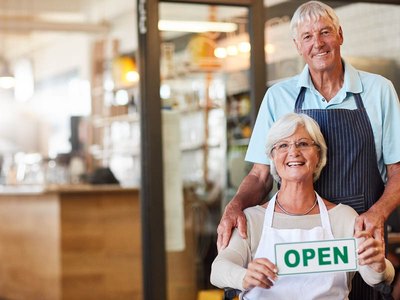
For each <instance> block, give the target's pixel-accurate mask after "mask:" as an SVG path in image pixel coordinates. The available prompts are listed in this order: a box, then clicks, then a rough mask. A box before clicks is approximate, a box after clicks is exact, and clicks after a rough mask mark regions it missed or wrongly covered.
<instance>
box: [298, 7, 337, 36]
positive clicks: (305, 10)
mask: <svg viewBox="0 0 400 300" xmlns="http://www.w3.org/2000/svg"><path fill="white" fill-rule="evenodd" d="M325 17H327V18H329V19H331V20H332V23H333V26H334V27H335V29H336V31H339V28H340V23H339V18H338V16H337V15H336V13H335V11H334V10H333V8H332V7H330V6H328V5H326V4H325V3H322V2H319V1H309V2H306V3H304V4H302V5H300V6H299V7H298V8H297V10H296V11H295V12H294V14H293V17H292V20H291V21H290V31H291V32H292V37H293V38H294V39H295V40H297V38H298V36H297V28H298V26H299V25H300V24H301V23H304V22H310V21H314V20H318V19H319V18H325Z"/></svg>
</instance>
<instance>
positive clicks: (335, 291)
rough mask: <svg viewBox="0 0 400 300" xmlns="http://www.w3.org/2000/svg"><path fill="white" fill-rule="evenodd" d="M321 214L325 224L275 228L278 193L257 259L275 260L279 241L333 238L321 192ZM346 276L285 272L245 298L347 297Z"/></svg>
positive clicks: (334, 299)
mask: <svg viewBox="0 0 400 300" xmlns="http://www.w3.org/2000/svg"><path fill="white" fill-rule="evenodd" d="M316 196H317V199H318V205H319V210H320V216H321V224H322V226H318V227H314V228H312V229H310V230H305V229H276V228H273V227H272V221H273V216H274V209H275V198H276V195H275V196H274V197H273V198H272V199H271V200H270V201H269V203H268V206H267V208H266V211H265V217H264V224H263V231H262V234H261V239H260V243H259V245H258V248H257V251H256V254H255V258H259V257H266V258H268V259H269V260H270V261H271V262H273V263H275V249H274V245H275V244H276V243H283V242H285V243H287V242H299V241H315V240H327V239H333V235H332V229H331V225H330V220H329V215H328V211H327V209H326V206H325V204H324V202H323V201H322V199H321V197H320V196H319V195H316ZM348 293H349V291H348V287H347V277H346V273H344V272H334V273H319V274H303V275H285V276H279V278H278V280H277V281H276V282H275V283H274V286H273V287H271V288H270V289H263V288H259V287H255V288H253V289H251V290H249V291H248V292H245V293H244V294H243V299H246V300H256V299H257V300H258V299H271V300H298V299H299V295H301V298H302V299H307V300H313V299H324V300H338V299H341V300H342V299H347V296H348Z"/></svg>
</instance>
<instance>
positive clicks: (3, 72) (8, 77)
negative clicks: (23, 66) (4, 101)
mask: <svg viewBox="0 0 400 300" xmlns="http://www.w3.org/2000/svg"><path fill="white" fill-rule="evenodd" d="M14 84H15V78H14V76H13V75H12V74H11V72H10V68H9V66H8V63H7V61H6V60H5V59H4V57H0V88H2V89H10V88H13V87H14Z"/></svg>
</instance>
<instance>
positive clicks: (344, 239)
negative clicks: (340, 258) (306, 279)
mask: <svg viewBox="0 0 400 300" xmlns="http://www.w3.org/2000/svg"><path fill="white" fill-rule="evenodd" d="M350 240H352V241H353V242H354V249H357V241H356V239H355V238H343V239H330V240H317V241H302V242H291V243H276V244H275V245H274V248H275V263H276V261H277V256H276V252H277V251H276V247H277V246H278V245H290V244H312V243H321V242H332V241H350ZM354 256H355V262H356V267H355V269H351V268H350V269H344V270H340V271H337V270H332V271H329V270H327V271H317V272H299V273H290V274H282V273H279V270H278V275H279V276H291V275H301V274H317V273H332V272H350V271H354V272H356V271H358V259H357V253H356V252H354Z"/></svg>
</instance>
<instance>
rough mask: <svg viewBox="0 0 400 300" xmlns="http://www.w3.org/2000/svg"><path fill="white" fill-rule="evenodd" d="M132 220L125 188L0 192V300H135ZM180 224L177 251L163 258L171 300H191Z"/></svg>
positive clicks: (191, 277) (133, 204)
mask: <svg viewBox="0 0 400 300" xmlns="http://www.w3.org/2000/svg"><path fill="white" fill-rule="evenodd" d="M140 220H141V219H140V200H139V191H138V190H137V189H133V188H130V189H129V188H121V187H119V186H115V185H109V186H107V185H95V186H91V185H78V186H76V185H73V186H62V187H60V186H53V187H52V186H48V187H46V188H43V187H18V188H16V187H14V188H13V187H7V188H4V187H3V188H0V299H12V300H36V299H38V300H47V299H48V300H58V299H60V300H61V299H63V300H75V299H76V300H91V299H93V300H102V299H104V300H116V299H127V300H128V299H129V300H132V299H135V300H141V299H142V298H143V294H142V261H141V257H142V256H141V223H140ZM187 221H188V222H187V223H188V224H187V226H185V227H186V239H187V241H186V242H187V247H186V249H185V251H182V252H174V253H168V255H167V265H168V267H167V268H168V270H167V276H168V286H167V289H168V298H169V299H171V300H172V299H174V300H177V299H182V300H183V299H185V300H186V299H195V298H196V277H195V273H196V270H195V254H194V253H195V249H194V245H193V232H192V231H191V229H190V227H191V224H190V218H189V219H188V220H187ZM155 288H156V287H155Z"/></svg>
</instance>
